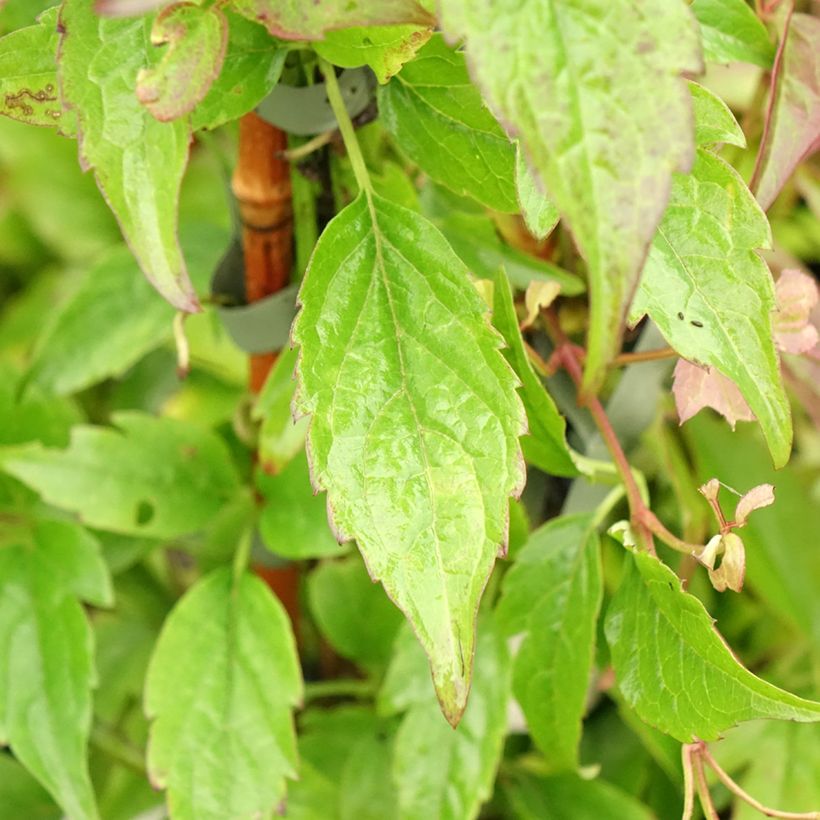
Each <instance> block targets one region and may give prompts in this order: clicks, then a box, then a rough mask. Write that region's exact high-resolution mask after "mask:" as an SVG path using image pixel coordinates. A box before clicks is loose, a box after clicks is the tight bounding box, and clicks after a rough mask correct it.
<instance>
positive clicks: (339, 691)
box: [304, 678, 376, 703]
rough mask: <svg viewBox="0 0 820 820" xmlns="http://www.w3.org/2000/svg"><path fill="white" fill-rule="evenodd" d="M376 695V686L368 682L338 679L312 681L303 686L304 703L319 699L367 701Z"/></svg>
mask: <svg viewBox="0 0 820 820" xmlns="http://www.w3.org/2000/svg"><path fill="white" fill-rule="evenodd" d="M375 694H376V684H375V683H374V682H373V681H370V680H356V679H351V678H339V679H337V680H321V681H313V682H308V683H306V684H305V698H304V700H305V703H309V702H310V701H312V700H318V699H319V698H361V699H365V700H366V699H369V698H372V697H373V696H374V695H375Z"/></svg>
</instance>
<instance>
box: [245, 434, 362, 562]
mask: <svg viewBox="0 0 820 820" xmlns="http://www.w3.org/2000/svg"><path fill="white" fill-rule="evenodd" d="M256 486H257V488H258V489H259V492H260V493H261V494H262V498H263V499H264V504H263V506H262V509H261V511H260V513H259V531H260V533H261V535H262V540H263V541H264V542H265V546H266V547H267V548H268V549H269V550H270V551H271V552H273V553H274V554H275V555H281V556H283V557H285V558H291V559H292V560H294V561H304V560H306V559H308V558H327V557H333V556H337V555H344V554H345V552H347V548H346V547H345V546H344V545H341V544H339V542H338V541H337V540H336V539H335V538H334V537H333V533H332V532H331V530H330V527H329V526H328V521H327V505H326V504H325V500H324V499H323V498H321V497H319V496H317V495H316V493H315V492H314V490H313V487H311V486H310V473H309V471H308V464H307V458H306V457H305V453H304V450H302V451H300V452H299V454H298V455H297V456H295V457H294V458H293V460H291V461H290V462H289V463H288V464H287V465H286V466H285V467H284V469H283V470H282V471H281V472H280V473H278V474H277V475H269V474H268V473H266V472H264V471H263V470H260V471H259V472H257V474H256Z"/></svg>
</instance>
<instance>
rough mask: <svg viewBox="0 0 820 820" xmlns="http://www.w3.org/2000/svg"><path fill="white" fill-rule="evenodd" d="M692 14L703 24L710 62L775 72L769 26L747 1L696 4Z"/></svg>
mask: <svg viewBox="0 0 820 820" xmlns="http://www.w3.org/2000/svg"><path fill="white" fill-rule="evenodd" d="M692 13H693V14H694V15H695V17H697V19H698V22H699V23H700V30H701V36H702V38H703V53H704V56H705V57H706V59H707V60H710V61H711V62H715V63H730V62H734V61H739V62H744V63H753V64H754V65H759V66H760V67H761V68H771V65H772V60H774V51H775V49H774V46H773V45H772V42H771V40H769V34H768V32H767V31H766V26H764V25H763V23H762V22H761V21H760V18H759V17H758V16H757V15H756V14H755V13H754V11H753V10H752V9H751V8H749V6H748V4H747V3H746V2H745V0H695V2H694V3H692Z"/></svg>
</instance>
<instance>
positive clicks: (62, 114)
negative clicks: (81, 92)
mask: <svg viewBox="0 0 820 820" xmlns="http://www.w3.org/2000/svg"><path fill="white" fill-rule="evenodd" d="M57 13H58V9H57V8H56V7H55V8H52V9H48V11H44V12H43V14H42V15H41V16H40V17H39V19H38V20H37V23H36V24H35V25H33V26H26V28H21V29H19V30H18V31H13V32H12V33H11V34H7V35H6V36H5V37H3V38H2V39H0V114H5V115H6V116H7V117H11V118H12V119H13V120H19V121H20V122H25V123H28V124H29V125H45V126H50V127H53V128H57V129H58V130H59V132H60V133H61V134H64V135H65V136H67V137H73V136H75V134H76V121H75V118H74V115H73V114H72V113H71V112H67V111H65V110H64V109H63V106H62V103H61V102H60V93H59V90H58V88H57V46H58V43H59V38H58V35H57Z"/></svg>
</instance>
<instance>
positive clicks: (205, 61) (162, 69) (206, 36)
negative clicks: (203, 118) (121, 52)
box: [137, 2, 228, 122]
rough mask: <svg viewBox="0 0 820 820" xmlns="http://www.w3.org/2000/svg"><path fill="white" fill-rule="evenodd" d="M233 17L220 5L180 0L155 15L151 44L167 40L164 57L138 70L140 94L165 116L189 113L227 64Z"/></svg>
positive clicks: (162, 118)
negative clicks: (226, 14)
mask: <svg viewBox="0 0 820 820" xmlns="http://www.w3.org/2000/svg"><path fill="white" fill-rule="evenodd" d="M227 43H228V21H227V20H226V18H225V15H224V14H223V13H222V11H221V9H219V8H217V7H215V6H209V7H208V8H201V7H200V6H194V5H192V4H191V3H187V2H185V3H175V4H173V5H171V6H168V7H167V8H164V9H163V10H162V11H161V12H160V13H159V14H158V15H157V16H156V18H155V19H154V25H153V28H152V29H151V44H152V45H153V46H164V48H163V49H162V57H161V59H160V61H159V62H158V63H157V64H156V65H153V66H152V67H150V68H141V69H140V70H139V73H138V74H137V99H138V100H139V101H140V102H141V103H142V104H143V105H144V106H145V107H146V108H147V109H148V110H149V111H150V112H151V113H152V114H153V115H154V117H156V118H157V119H158V120H159V121H160V122H169V121H170V120H175V119H177V118H179V117H184V116H185V115H186V114H189V113H190V112H191V111H193V109H194V108H195V106H196V105H197V103H199V102H201V101H202V100H203V99H204V97H205V95H206V94H207V93H208V90H209V89H210V87H211V85H212V84H213V82H214V80H215V79H216V77H217V76H218V74H219V72H220V70H221V69H222V61H223V60H224V59H225V48H226V46H227Z"/></svg>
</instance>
